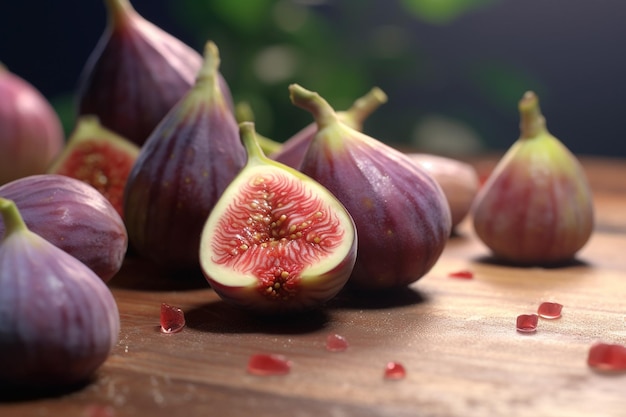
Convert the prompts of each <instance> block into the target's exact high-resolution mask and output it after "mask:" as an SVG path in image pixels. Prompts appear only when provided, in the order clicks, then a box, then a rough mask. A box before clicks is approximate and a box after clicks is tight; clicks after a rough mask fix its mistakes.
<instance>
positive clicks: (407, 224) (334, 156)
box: [289, 84, 452, 290]
mask: <svg viewBox="0 0 626 417" xmlns="http://www.w3.org/2000/svg"><path fill="white" fill-rule="evenodd" d="M289 91H290V95H291V100H292V102H293V103H294V104H295V105H296V106H299V107H302V108H304V109H306V110H308V111H309V112H311V113H312V114H313V115H314V117H315V120H316V123H317V125H318V129H319V130H318V132H317V134H316V135H315V138H314V139H313V141H312V142H311V144H310V146H309V149H308V151H307V153H306V155H305V157H304V160H303V162H302V165H301V167H300V170H301V171H302V172H303V173H304V174H306V175H309V176H310V177H311V178H313V179H315V180H316V181H318V182H319V183H320V184H322V185H323V186H325V187H326V188H328V189H329V190H330V191H331V192H332V193H333V194H334V195H335V196H336V197H337V198H338V199H339V200H340V201H341V202H342V203H343V204H344V206H345V207H346V208H347V209H348V211H349V212H350V214H351V215H352V218H353V219H354V222H355V224H356V228H357V232H358V235H359V244H358V249H357V260H356V264H355V267H354V271H353V274H352V276H351V277H350V280H349V281H348V285H349V286H351V287H353V288H358V289H365V290H378V289H392V288H398V287H404V286H407V285H409V284H411V283H413V282H415V281H417V280H418V279H420V278H421V277H422V276H424V275H425V274H426V273H427V272H428V271H429V270H430V269H431V268H432V267H433V266H434V264H435V263H436V262H437V260H438V259H439V256H440V255H441V253H442V252H443V249H444V247H445V245H446V243H447V241H448V238H449V236H450V232H451V227H452V225H451V218H450V209H449V207H448V203H447V201H446V198H445V195H444V193H443V191H442V189H441V187H440V186H439V185H438V184H437V182H436V181H435V180H434V179H433V178H432V177H431V176H430V175H429V174H428V173H427V172H426V171H425V170H424V169H422V168H421V167H419V166H418V165H417V164H416V163H414V162H413V161H412V160H411V159H410V158H409V157H408V156H407V155H406V154H404V153H402V152H400V151H398V150H396V149H394V148H392V147H390V146H388V145H386V144H384V143H382V142H380V141H378V140H376V139H374V138H372V137H369V136H367V135H365V134H363V133H361V132H358V131H357V130H355V129H353V128H351V127H349V126H347V125H346V124H345V123H342V122H341V120H340V119H339V117H338V116H337V114H336V113H335V111H334V110H333V109H332V107H331V106H330V105H329V104H328V103H327V102H326V101H325V100H324V99H323V98H322V97H320V96H319V94H317V93H314V92H311V91H308V90H306V89H304V88H302V87H301V86H299V85H297V84H293V85H291V86H290V87H289Z"/></svg>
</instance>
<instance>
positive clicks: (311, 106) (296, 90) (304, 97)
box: [289, 84, 339, 129]
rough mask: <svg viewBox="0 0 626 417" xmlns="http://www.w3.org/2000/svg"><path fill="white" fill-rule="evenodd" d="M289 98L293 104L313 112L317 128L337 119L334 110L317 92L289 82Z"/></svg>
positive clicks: (321, 127)
mask: <svg viewBox="0 0 626 417" xmlns="http://www.w3.org/2000/svg"><path fill="white" fill-rule="evenodd" d="M289 98H290V99H291V102H292V103H293V104H295V105H296V106H298V107H300V108H302V109H304V110H307V111H309V112H310V113H311V114H313V117H314V118H315V122H316V123H317V126H318V128H319V129H323V128H325V127H326V126H328V125H330V124H332V123H336V122H337V121H339V119H338V115H337V113H336V112H335V110H334V109H333V108H332V106H331V105H330V104H328V102H327V101H326V100H324V99H323V98H322V96H320V95H319V94H318V93H315V92H313V91H309V90H307V89H305V88H304V87H302V86H300V85H298V84H291V85H290V86H289Z"/></svg>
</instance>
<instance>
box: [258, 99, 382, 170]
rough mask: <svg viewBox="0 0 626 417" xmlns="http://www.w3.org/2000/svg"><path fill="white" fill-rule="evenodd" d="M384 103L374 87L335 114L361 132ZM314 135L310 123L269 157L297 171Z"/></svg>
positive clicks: (315, 125)
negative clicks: (345, 108) (368, 119)
mask: <svg viewBox="0 0 626 417" xmlns="http://www.w3.org/2000/svg"><path fill="white" fill-rule="evenodd" d="M385 102H387V95H386V94H385V92H384V91H383V90H381V89H380V88H378V87H374V88H372V89H371V90H370V91H369V92H368V93H367V94H366V95H364V96H363V97H360V98H358V99H357V100H356V101H355V102H354V103H353V104H352V106H351V107H350V108H349V109H348V110H345V111H340V112H337V116H338V117H339V119H340V120H341V121H342V122H343V123H345V124H346V125H347V126H350V127H351V128H353V129H356V130H359V131H361V130H363V123H364V121H365V119H366V118H367V117H368V116H369V115H370V114H372V113H373V112H374V110H376V109H377V108H378V107H379V106H380V105H381V104H383V103H385ZM315 133H317V124H315V123H311V124H309V125H308V126H306V127H305V128H303V129H302V130H300V131H299V132H298V133H296V134H295V135H293V136H292V137H291V138H289V139H287V141H285V143H284V144H283V146H282V147H281V148H280V149H279V150H278V151H276V152H274V153H272V154H270V157H271V158H272V159H274V160H275V161H278V162H281V163H283V164H285V165H288V166H290V167H292V168H295V169H299V168H300V164H302V160H303V159H304V154H305V153H306V150H307V149H308V147H309V144H310V143H311V141H312V140H313V137H315Z"/></svg>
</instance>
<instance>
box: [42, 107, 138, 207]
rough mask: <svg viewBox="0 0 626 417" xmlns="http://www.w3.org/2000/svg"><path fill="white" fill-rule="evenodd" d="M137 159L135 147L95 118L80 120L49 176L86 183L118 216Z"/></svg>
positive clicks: (49, 171)
mask: <svg viewBox="0 0 626 417" xmlns="http://www.w3.org/2000/svg"><path fill="white" fill-rule="evenodd" d="M138 155H139V147H138V146H137V145H135V144H134V143H133V142H130V141H129V140H127V139H126V138H124V137H122V136H119V135H118V134H116V133H115V132H113V131H111V130H109V129H107V128H105V127H104V126H102V125H101V124H100V121H99V120H98V118H97V117H96V116H82V117H80V118H79V119H78V121H77V123H76V128H75V129H74V131H73V132H72V134H71V135H70V137H69V140H68V142H67V145H66V147H65V149H64V150H63V152H61V155H59V157H58V158H56V159H55V161H54V163H53V164H52V166H50V168H49V169H48V173H49V174H59V175H66V176H68V177H72V178H76V179H78V180H81V181H83V182H86V183H87V184H89V185H91V186H92V187H94V188H95V189H96V190H98V191H99V192H100V193H101V194H102V195H104V196H105V197H106V199H107V200H109V202H111V204H112V205H113V207H115V210H116V211H117V212H118V214H119V215H120V216H121V215H122V199H123V195H124V187H125V186H126V179H127V178H128V174H129V173H130V170H131V169H132V167H133V165H134V163H135V160H137V156H138Z"/></svg>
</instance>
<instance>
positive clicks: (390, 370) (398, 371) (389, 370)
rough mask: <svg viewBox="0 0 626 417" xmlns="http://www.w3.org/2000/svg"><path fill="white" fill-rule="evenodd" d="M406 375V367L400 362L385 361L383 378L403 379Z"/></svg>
mask: <svg viewBox="0 0 626 417" xmlns="http://www.w3.org/2000/svg"><path fill="white" fill-rule="evenodd" d="M405 376H406V369H404V366H403V365H402V364H401V363H398V362H387V365H386V366H385V379H403V378H404V377H405Z"/></svg>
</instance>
